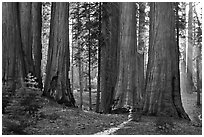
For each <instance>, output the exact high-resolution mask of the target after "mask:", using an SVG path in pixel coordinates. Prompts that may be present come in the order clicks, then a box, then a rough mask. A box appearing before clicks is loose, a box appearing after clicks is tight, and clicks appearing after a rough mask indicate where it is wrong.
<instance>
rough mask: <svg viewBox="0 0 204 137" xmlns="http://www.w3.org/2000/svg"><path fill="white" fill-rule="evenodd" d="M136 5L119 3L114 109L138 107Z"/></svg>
mask: <svg viewBox="0 0 204 137" xmlns="http://www.w3.org/2000/svg"><path fill="white" fill-rule="evenodd" d="M135 16H136V4H135V3H125V2H124V3H121V16H120V61H119V73H118V79H117V85H116V88H115V90H116V91H115V92H116V93H115V100H116V101H117V104H116V106H115V108H122V107H126V106H127V105H129V106H133V107H138V106H137V104H139V100H138V97H139V94H138V92H137V88H138V84H137V83H138V75H137V73H138V70H137V67H136V64H137V56H138V54H137V46H136V43H137V42H136V19H135Z"/></svg>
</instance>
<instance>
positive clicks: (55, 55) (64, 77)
mask: <svg viewBox="0 0 204 137" xmlns="http://www.w3.org/2000/svg"><path fill="white" fill-rule="evenodd" d="M68 7H69V3H52V11H51V28H50V39H49V50H48V61H47V68H46V80H45V87H44V95H46V96H50V97H54V99H55V100H56V101H58V102H59V103H65V104H66V105H68V106H75V100H74V98H73V94H72V92H71V89H70V79H69V68H70V62H69V54H70V53H69V35H68V34H69V27H68V25H69V20H68V17H69V14H68Z"/></svg>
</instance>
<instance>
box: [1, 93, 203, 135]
mask: <svg viewBox="0 0 204 137" xmlns="http://www.w3.org/2000/svg"><path fill="white" fill-rule="evenodd" d="M74 96H75V99H76V100H79V92H74ZM83 96H84V108H83V109H84V110H83V111H81V110H79V108H66V107H63V106H61V105H58V104H56V103H54V102H52V101H49V102H48V101H47V102H48V103H47V104H46V106H45V107H43V108H42V109H41V110H40V112H41V113H42V114H43V115H44V117H42V118H41V119H39V120H38V121H37V123H36V124H34V125H30V126H28V127H27V128H25V130H24V133H25V134H29V135H91V134H95V135H96V134H102V135H103V134H106V135H107V134H114V135H142V134H143V135H144V134H145V135H164V134H169V135H172V134H173V135H196V134H197V135H201V134H202V127H199V126H195V125H194V124H192V122H188V121H185V120H180V119H170V118H168V119H166V118H162V117H161V118H157V117H150V116H142V119H141V121H140V122H133V121H128V114H99V113H95V112H94V111H88V92H84V93H83ZM95 97H96V93H93V94H92V99H93V103H95ZM185 99H186V100H185V101H186V102H185V101H184V104H186V103H187V104H188V105H186V106H185V105H184V108H186V109H187V110H186V111H187V113H188V114H189V115H195V117H197V116H198V114H201V107H199V108H198V107H195V106H194V105H191V104H195V94H189V95H186V96H185ZM76 104H78V102H76ZM189 104H190V105H191V106H189ZM92 107H93V108H94V107H95V104H93V106H92ZM189 109H190V110H189ZM195 112H196V114H195ZM190 117H193V116H190ZM5 118H6V116H5V115H3V117H2V121H3V128H5V127H4V119H5ZM161 121H165V122H161ZM104 131H105V132H104ZM3 134H16V133H11V132H10V133H8V132H7V133H6V132H4V131H3Z"/></svg>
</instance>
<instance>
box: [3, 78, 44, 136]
mask: <svg viewBox="0 0 204 137" xmlns="http://www.w3.org/2000/svg"><path fill="white" fill-rule="evenodd" d="M35 79H36V78H35V77H33V76H31V74H28V76H27V78H26V82H25V84H24V85H26V86H25V87H24V86H23V87H21V88H19V89H17V90H16V91H15V95H13V98H12V100H11V101H10V102H9V103H8V104H7V106H6V113H7V114H8V120H7V121H5V123H6V125H7V130H8V131H13V132H16V131H19V132H20V131H22V132H23V129H24V128H26V127H27V126H29V125H31V124H35V123H36V121H37V119H38V117H39V115H38V111H39V109H40V108H41V107H42V104H43V103H42V98H41V91H40V90H39V89H38V88H35V86H36V85H37V83H36V81H35ZM17 134H18V133H17Z"/></svg>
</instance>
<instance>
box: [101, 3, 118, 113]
mask: <svg viewBox="0 0 204 137" xmlns="http://www.w3.org/2000/svg"><path fill="white" fill-rule="evenodd" d="M102 11H103V12H102V13H103V15H102V26H101V29H102V37H103V42H102V43H101V44H102V46H101V111H102V112H104V113H110V111H111V105H112V104H113V96H114V88H115V85H116V80H117V73H118V56H119V55H118V53H119V52H118V51H119V48H118V44H119V43H118V38H119V31H118V30H119V3H103V6H102Z"/></svg>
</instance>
